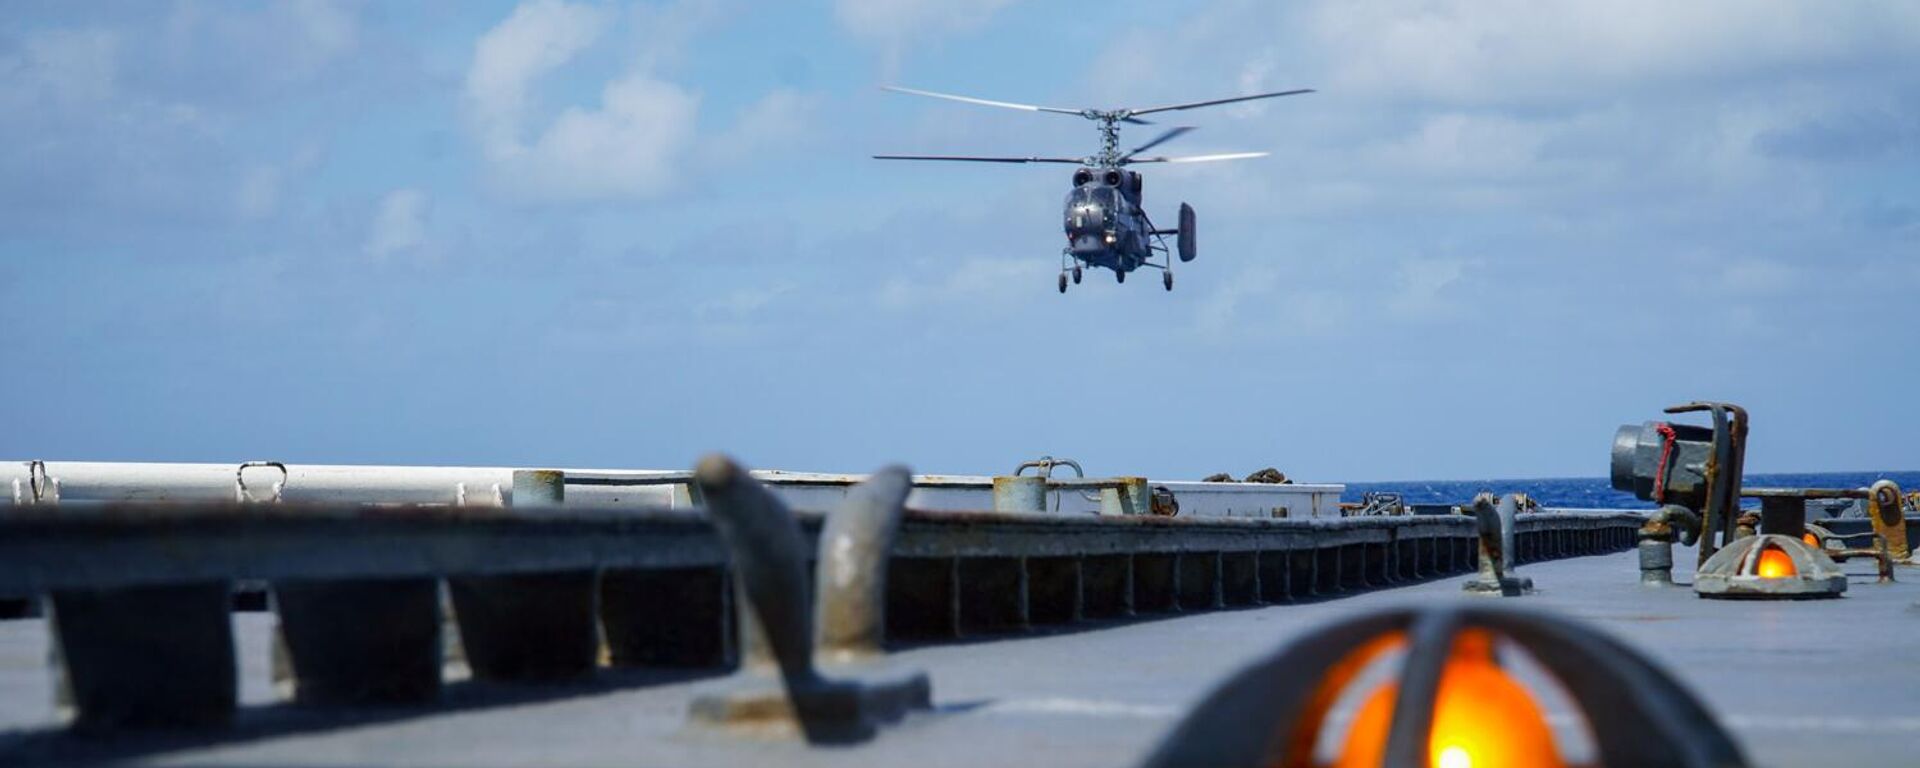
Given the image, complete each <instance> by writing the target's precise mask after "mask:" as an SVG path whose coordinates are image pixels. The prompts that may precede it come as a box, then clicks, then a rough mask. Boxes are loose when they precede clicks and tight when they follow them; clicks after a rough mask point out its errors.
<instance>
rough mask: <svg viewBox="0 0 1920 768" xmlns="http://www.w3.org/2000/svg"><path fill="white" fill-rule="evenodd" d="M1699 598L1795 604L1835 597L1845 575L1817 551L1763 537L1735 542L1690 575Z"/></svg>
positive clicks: (1776, 537) (1784, 538)
mask: <svg viewBox="0 0 1920 768" xmlns="http://www.w3.org/2000/svg"><path fill="white" fill-rule="evenodd" d="M1693 591H1694V593H1696V594H1698V595H1700V596H1701V597H1713V598H1750V599H1800V598H1821V597H1839V596H1840V595H1841V593H1843V592H1846V591H1847V575H1846V573H1845V572H1843V571H1841V570H1840V566H1839V565H1838V564H1836V563H1834V561H1833V558H1830V557H1828V556H1827V553H1826V552H1825V551H1823V550H1821V549H1817V548H1815V547H1812V546H1809V545H1808V544H1807V543H1806V542H1805V541H1803V540H1801V539H1797V538H1794V537H1792V536H1782V535H1779V534H1773V533H1763V534H1760V535H1757V536H1749V537H1747V538H1744V539H1738V540H1736V541H1734V542H1733V543H1732V544H1729V545H1727V546H1726V547H1724V548H1722V549H1721V550H1720V551H1719V552H1716V553H1714V556H1713V557H1711V558H1708V559H1707V562H1706V564H1705V565H1702V566H1700V569H1699V570H1698V571H1697V572H1695V573H1694V577H1693Z"/></svg>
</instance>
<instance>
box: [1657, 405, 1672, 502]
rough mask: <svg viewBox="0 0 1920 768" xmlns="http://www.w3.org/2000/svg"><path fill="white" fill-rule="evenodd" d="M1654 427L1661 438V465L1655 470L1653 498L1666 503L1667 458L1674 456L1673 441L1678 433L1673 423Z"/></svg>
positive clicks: (1663, 423)
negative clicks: (1674, 430) (1675, 432)
mask: <svg viewBox="0 0 1920 768" xmlns="http://www.w3.org/2000/svg"><path fill="white" fill-rule="evenodd" d="M1653 428H1654V430H1655V431H1658V432H1659V433H1660V438H1661V440H1660V466H1658V467H1655V468H1654V470H1653V500H1654V501H1657V502H1659V503H1661V504H1665V503H1667V460H1668V459H1671V458H1673V441H1674V439H1675V438H1676V437H1677V435H1675V434H1674V432H1673V425H1672V424H1667V423H1665V422H1662V423H1659V424H1655V425H1653Z"/></svg>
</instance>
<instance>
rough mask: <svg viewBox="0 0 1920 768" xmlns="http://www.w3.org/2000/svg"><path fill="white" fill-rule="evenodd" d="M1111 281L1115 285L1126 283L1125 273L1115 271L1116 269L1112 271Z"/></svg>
mask: <svg viewBox="0 0 1920 768" xmlns="http://www.w3.org/2000/svg"><path fill="white" fill-rule="evenodd" d="M1113 281H1114V282H1116V283H1124V282H1126V281H1127V273H1125V272H1122V271H1120V270H1117V269H1116V270H1114V271H1113Z"/></svg>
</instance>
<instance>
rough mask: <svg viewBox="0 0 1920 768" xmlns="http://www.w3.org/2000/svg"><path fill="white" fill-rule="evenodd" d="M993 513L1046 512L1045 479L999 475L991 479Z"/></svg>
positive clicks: (1036, 476)
mask: <svg viewBox="0 0 1920 768" xmlns="http://www.w3.org/2000/svg"><path fill="white" fill-rule="evenodd" d="M993 511H995V512H1045V511H1047V478H1046V477H1044V476H1041V475H1000V476H998V477H995V478H993Z"/></svg>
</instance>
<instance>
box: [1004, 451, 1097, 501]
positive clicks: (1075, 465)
mask: <svg viewBox="0 0 1920 768" xmlns="http://www.w3.org/2000/svg"><path fill="white" fill-rule="evenodd" d="M1054 467H1067V468H1070V469H1072V470H1073V474H1074V477H1077V478H1081V479H1085V478H1086V476H1087V472H1086V470H1084V469H1081V468H1080V462H1077V461H1074V460H1073V459H1056V458H1054V457H1052V456H1041V457H1040V458H1038V459H1034V460H1033V461H1023V462H1020V466H1017V467H1014V468H1013V474H1011V475H998V476H996V477H994V478H993V510H994V511H995V512H1045V511H1047V494H1048V492H1050V491H1053V490H1054V482H1053V468H1054ZM1029 469H1031V470H1033V471H1034V472H1033V474H1031V475H1029V474H1027V470H1029ZM1054 508H1055V509H1056V510H1058V509H1059V500H1058V498H1056V499H1055V503H1054Z"/></svg>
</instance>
